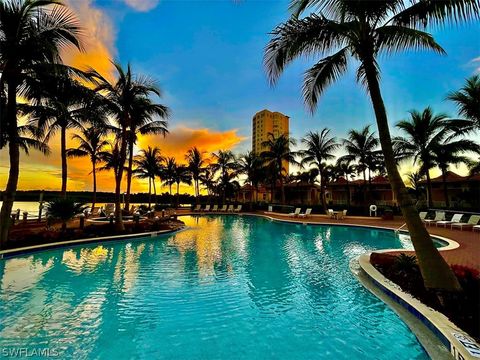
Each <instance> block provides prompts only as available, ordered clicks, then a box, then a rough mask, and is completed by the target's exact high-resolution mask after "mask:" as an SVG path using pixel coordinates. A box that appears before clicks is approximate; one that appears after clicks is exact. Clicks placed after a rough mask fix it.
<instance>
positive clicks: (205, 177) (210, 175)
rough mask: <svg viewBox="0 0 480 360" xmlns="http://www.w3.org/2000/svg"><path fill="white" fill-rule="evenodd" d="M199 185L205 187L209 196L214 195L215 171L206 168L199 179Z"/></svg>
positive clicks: (209, 167) (208, 167)
mask: <svg viewBox="0 0 480 360" xmlns="http://www.w3.org/2000/svg"><path fill="white" fill-rule="evenodd" d="M199 181H200V183H201V184H202V185H203V186H204V187H205V189H206V190H207V193H208V195H209V196H212V195H213V194H214V193H215V190H216V187H215V171H214V170H212V167H211V165H210V166H207V167H206V168H205V169H204V170H203V171H202V173H201V174H200V177H199Z"/></svg>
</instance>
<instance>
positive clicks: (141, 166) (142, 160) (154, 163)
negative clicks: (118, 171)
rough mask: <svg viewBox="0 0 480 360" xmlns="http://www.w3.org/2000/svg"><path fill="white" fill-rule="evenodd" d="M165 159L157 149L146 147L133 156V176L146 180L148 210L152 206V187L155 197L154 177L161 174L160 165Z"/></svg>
mask: <svg viewBox="0 0 480 360" xmlns="http://www.w3.org/2000/svg"><path fill="white" fill-rule="evenodd" d="M164 160H165V158H164V157H163V156H162V155H161V152H160V149H159V148H158V147H154V148H152V147H150V146H149V147H148V148H147V149H141V150H140V152H139V154H138V155H136V156H135V158H134V160H133V163H134V164H135V169H134V170H133V174H134V176H135V177H137V178H139V179H148V208H149V209H150V206H151V205H152V185H153V194H154V196H155V197H156V196H157V189H156V185H155V177H157V176H158V175H159V174H160V173H161V163H162V162H163V161H164Z"/></svg>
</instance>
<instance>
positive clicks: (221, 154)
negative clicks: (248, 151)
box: [210, 150, 238, 203]
mask: <svg viewBox="0 0 480 360" xmlns="http://www.w3.org/2000/svg"><path fill="white" fill-rule="evenodd" d="M212 160H213V163H212V164H211V165H210V170H212V171H213V172H214V173H220V174H219V178H218V185H219V186H218V188H219V190H220V193H221V195H222V200H223V202H224V203H225V199H226V193H227V190H228V188H229V187H230V186H229V184H230V181H231V180H232V178H233V177H235V175H236V173H237V170H238V163H237V159H236V157H235V155H234V154H233V153H232V152H231V151H230V150H225V151H224V150H219V151H218V152H216V153H213V154H212Z"/></svg>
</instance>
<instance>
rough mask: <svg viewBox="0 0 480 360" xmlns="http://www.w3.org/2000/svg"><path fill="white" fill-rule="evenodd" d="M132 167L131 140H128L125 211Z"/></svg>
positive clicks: (128, 196) (128, 204) (128, 200)
mask: <svg viewBox="0 0 480 360" xmlns="http://www.w3.org/2000/svg"><path fill="white" fill-rule="evenodd" d="M132 167H133V139H132V138H131V137H130V138H129V139H128V168H127V194H126V196H125V209H127V210H128V208H129V207H130V190H131V188H132Z"/></svg>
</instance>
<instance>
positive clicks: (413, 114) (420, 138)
mask: <svg viewBox="0 0 480 360" xmlns="http://www.w3.org/2000/svg"><path fill="white" fill-rule="evenodd" d="M460 122H461V121H460V120H448V116H447V115H445V114H434V113H433V111H432V109H431V108H430V107H427V108H426V109H425V110H423V111H422V112H419V111H416V110H412V111H410V118H409V119H407V120H402V121H400V122H398V123H397V125H396V126H397V128H399V129H400V130H402V131H403V132H404V133H405V135H406V137H401V136H398V137H395V139H394V140H395V143H396V145H397V146H398V148H399V149H402V151H403V153H404V154H405V157H408V158H413V161H414V164H415V163H417V162H419V163H420V165H421V169H420V171H421V172H422V173H424V174H425V175H426V177H427V198H428V206H429V207H430V208H431V207H432V206H433V201H432V182H431V178H430V169H432V168H434V167H435V162H434V159H433V153H432V151H433V149H434V148H436V147H438V146H440V145H441V144H443V142H444V141H447V140H448V139H449V138H450V137H451V136H452V135H455V134H459V133H458V132H457V133H456V132H455V131H456V130H458V129H459V128H461V123H460Z"/></svg>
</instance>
